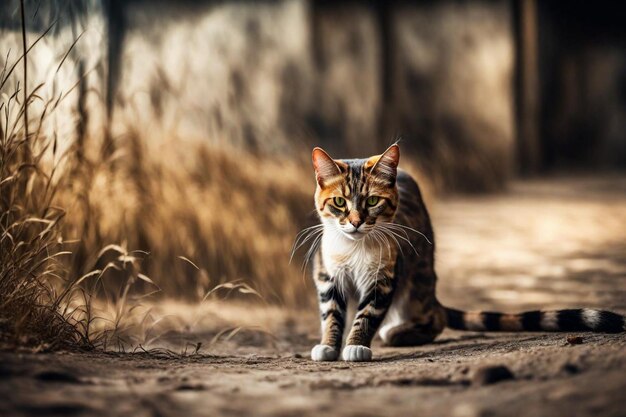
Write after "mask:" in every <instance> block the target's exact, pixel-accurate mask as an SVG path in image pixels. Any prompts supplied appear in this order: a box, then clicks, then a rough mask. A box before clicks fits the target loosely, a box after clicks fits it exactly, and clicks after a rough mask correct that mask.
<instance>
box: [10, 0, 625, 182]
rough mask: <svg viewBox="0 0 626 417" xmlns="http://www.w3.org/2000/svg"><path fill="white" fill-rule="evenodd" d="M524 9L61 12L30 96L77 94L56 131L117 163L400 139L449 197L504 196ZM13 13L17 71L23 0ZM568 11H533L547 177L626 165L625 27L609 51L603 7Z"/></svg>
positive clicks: (345, 4) (277, 4) (142, 6)
mask: <svg viewBox="0 0 626 417" xmlns="http://www.w3.org/2000/svg"><path fill="white" fill-rule="evenodd" d="M528 2H531V3H535V1H534V0H515V1H475V2H474V1H472V2H470V1H454V0H442V1H427V2H408V1H399V0H398V1H342V2H333V1H323V0H317V1H307V0H277V1H260V2H254V1H220V2H214V1H208V0H207V1H199V0H197V1H192V0H184V1H177V2H173V1H166V0H159V1H143V0H132V1H121V0H106V1H105V0H103V1H97V0H81V1H67V0H55V1H52V0H51V1H50V2H44V3H43V4H42V5H40V6H39V9H37V10H36V11H35V10H29V12H28V13H27V14H28V15H29V16H30V17H29V18H28V19H27V21H28V22H27V29H28V31H29V38H30V40H31V41H32V40H33V39H35V38H36V37H37V36H38V35H39V34H40V33H42V32H43V31H44V30H45V27H46V21H47V22H50V21H52V20H54V19H58V21H57V23H56V26H55V28H54V30H52V31H51V32H50V33H49V34H48V35H46V37H45V38H44V39H43V40H42V41H41V42H40V43H39V44H38V45H37V46H36V47H35V48H34V49H33V55H32V56H31V57H30V59H29V69H30V73H31V77H30V80H29V89H33V88H35V86H36V85H37V84H38V83H39V82H41V81H43V80H47V79H49V80H51V81H52V82H49V83H47V84H46V85H45V87H44V89H43V90H42V94H41V96H42V97H43V98H44V99H52V97H55V95H56V96H58V95H59V93H60V92H66V93H67V94H66V97H65V98H64V99H63V106H62V107H63V110H59V111H57V113H55V117H54V122H51V123H50V124H49V126H48V127H49V129H48V131H49V132H50V133H52V132H56V133H57V134H59V133H62V134H59V137H60V138H61V139H62V140H64V142H65V143H70V144H71V143H79V144H81V145H80V146H79V147H78V148H79V149H81V148H86V151H89V150H90V149H91V150H95V149H101V148H103V147H104V148H106V149H107V150H108V154H110V153H111V152H115V151H116V150H117V149H119V148H120V147H123V146H124V139H123V138H124V136H125V135H127V134H128V133H132V134H137V133H140V136H141V137H142V138H145V140H146V144H147V145H148V148H149V149H154V150H155V151H158V146H157V145H158V144H161V143H163V142H164V141H170V140H172V138H176V140H177V141H183V142H189V143H214V144H229V145H231V146H235V147H238V148H240V149H245V150H246V151H248V152H251V153H257V154H262V155H270V154H273V155H296V154H297V155H305V156H306V154H307V152H308V151H307V152H305V151H304V150H305V149H306V148H309V147H310V146H312V145H314V144H320V145H322V146H325V147H327V148H329V150H330V151H331V153H333V154H334V155H337V156H341V157H345V156H363V155H368V154H371V153H374V152H379V151H380V150H382V149H384V148H385V147H386V146H388V145H389V144H390V143H392V142H393V141H395V140H397V139H399V138H400V139H401V143H402V146H403V148H404V149H405V150H406V151H408V152H405V161H408V162H411V163H412V164H414V165H417V166H419V167H420V168H421V169H422V170H423V171H424V172H425V173H426V174H427V175H428V177H429V178H431V179H432V181H433V182H434V183H436V184H437V185H440V188H443V189H449V190H450V189H452V190H455V189H456V190H471V191H477V190H493V189H498V188H501V187H502V186H503V185H504V184H505V183H506V180H507V179H508V178H509V177H510V176H512V175H513V174H514V173H515V172H516V165H517V163H518V162H517V161H518V160H519V155H517V154H516V152H517V148H518V147H517V146H516V143H519V142H520V141H524V140H526V139H527V138H526V137H525V136H524V132H523V131H520V130H519V128H518V126H517V122H516V119H515V109H516V103H515V98H516V90H515V89H514V79H515V76H516V73H519V71H520V66H519V65H516V53H515V51H516V43H515V36H514V35H515V33H516V31H518V30H519V25H516V23H517V22H516V19H519V16H517V15H516V14H515V13H513V12H512V10H514V9H515V5H517V4H522V3H524V4H525V3H528ZM8 4H9V7H6V8H3V9H2V11H1V12H0V28H1V29H0V30H1V31H2V40H3V43H2V45H3V46H4V47H5V48H4V49H9V48H10V49H11V51H12V55H11V56H10V58H9V60H8V61H9V62H12V60H14V59H15V58H16V57H17V51H20V49H21V47H20V37H19V27H20V26H19V14H17V13H16V11H17V10H18V9H19V7H18V5H19V3H18V1H17V0H8ZM566 5H567V3H563V2H550V5H547V4H543V3H540V6H539V7H537V8H536V9H537V12H536V13H538V19H537V20H538V25H539V26H538V28H537V31H538V39H539V43H538V45H539V46H538V48H539V49H538V51H537V54H538V56H539V65H538V68H537V71H538V77H539V78H540V83H539V84H538V87H537V88H538V89H539V90H540V91H538V94H537V95H538V97H539V100H540V102H539V104H538V108H539V110H538V111H539V112H540V117H538V118H537V120H536V121H535V122H533V123H536V124H537V125H538V126H539V125H540V126H539V127H538V130H539V138H538V139H537V140H539V141H540V142H541V144H540V146H539V148H538V150H537V152H538V153H539V155H538V156H537V158H538V159H539V160H540V161H541V166H540V168H542V169H546V168H550V167H553V166H558V165H560V164H562V162H563V161H565V160H567V161H570V164H574V165H577V166H586V165H585V164H587V165H588V164H589V163H592V164H593V165H594V166H604V165H607V164H608V165H611V164H612V165H614V166H624V165H625V164H626V163H625V162H624V161H625V160H626V157H625V156H624V154H625V151H624V148H625V145H624V142H625V141H624V137H623V133H622V132H623V131H624V129H623V127H624V126H623V124H624V119H625V118H624V117H623V116H624V113H625V112H626V110H625V109H626V105H625V104H624V102H625V100H624V94H623V90H624V89H623V84H624V81H623V80H624V68H625V65H626V64H625V62H626V58H625V54H624V48H623V36H622V34H623V29H620V28H619V27H620V26H619V24H617V23H613V24H612V26H611V27H613V26H615V27H614V28H613V30H612V31H611V34H609V35H606V33H604V32H601V34H602V33H604V35H602V36H601V37H600V38H599V40H598V39H596V38H595V35H593V34H594V33H596V32H597V29H598V28H599V27H602V25H603V24H604V23H603V20H602V19H605V18H606V15H607V13H606V10H604V8H603V7H599V8H593V10H595V13H596V14H597V15H598V16H599V17H596V18H593V15H591V17H589V16H588V13H585V11H586V8H585V7H582V6H576V7H574V8H571V7H570V8H569V9H572V10H574V12H570V13H569V14H567V13H565V14H562V13H561V12H560V10H561V9H563V8H565V9H568V8H567V7H566ZM28 7H30V8H31V9H33V8H34V5H28ZM576 10H577V11H576ZM603 10H604V11H603ZM607 10H609V11H610V10H612V9H610V8H609V9H607ZM563 16H565V17H563ZM563 19H565V20H563ZM594 19H595V20H594ZM571 21H580V22H587V23H585V24H577V25H573V26H572V25H571V24H570V23H568V22H571ZM594 30H595V32H594ZM83 31H84V33H83ZM81 33H82V35H81ZM587 33H590V34H592V35H591V36H587V35H586V34H587ZM79 35H80V36H81V37H80V39H79V41H78V42H77V43H76V45H75V46H74V47H72V50H71V53H70V54H69V56H68V57H66V59H65V62H64V64H63V66H62V67H61V70H60V71H59V72H58V73H57V72H56V67H57V65H58V63H59V62H60V61H61V60H62V59H63V57H64V55H65V52H66V51H67V50H68V48H71V45H72V42H73V41H74V40H75V39H76V38H77V37H78V36H79ZM605 35H606V36H605ZM518 47H519V46H518ZM518 57H519V55H518ZM5 58H6V56H5V55H4V54H2V56H1V57H0V61H2V62H0V63H3V62H4V60H5ZM16 80H17V79H16ZM14 86H15V83H14ZM517 93H518V94H519V92H517ZM42 109H43V106H40V107H39V110H40V112H41V111H42ZM33 113H34V114H36V112H33ZM33 117H35V116H34V115H33ZM520 132H522V134H520ZM85 140H88V141H89V142H90V143H96V144H98V145H99V146H89V145H84V142H85Z"/></svg>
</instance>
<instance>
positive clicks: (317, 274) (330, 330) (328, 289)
mask: <svg viewBox="0 0 626 417" xmlns="http://www.w3.org/2000/svg"><path fill="white" fill-rule="evenodd" d="M314 279H315V286H316V288H317V294H318V300H319V305H320V314H321V319H322V340H321V342H320V344H319V345H315V346H314V347H313V349H312V350H311V359H313V360H314V361H335V360H337V358H338V357H339V351H340V349H341V342H342V339H343V329H344V326H345V317H346V299H345V297H344V295H343V293H342V292H341V291H340V290H339V288H337V283H336V281H335V280H334V279H333V278H331V277H330V276H329V275H328V274H327V273H326V271H325V270H324V269H323V268H321V267H319V268H316V271H314Z"/></svg>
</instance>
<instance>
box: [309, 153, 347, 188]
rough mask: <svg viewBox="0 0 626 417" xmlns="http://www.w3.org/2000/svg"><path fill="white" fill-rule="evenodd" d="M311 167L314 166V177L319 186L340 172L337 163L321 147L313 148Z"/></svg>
mask: <svg viewBox="0 0 626 417" xmlns="http://www.w3.org/2000/svg"><path fill="white" fill-rule="evenodd" d="M312 157H313V167H314V168H315V179H316V180H317V183H318V184H319V185H320V187H323V186H324V183H325V182H327V181H329V180H330V179H332V178H333V177H336V176H337V175H340V174H341V170H340V169H339V166H337V163H336V162H335V161H334V160H333V158H331V157H330V155H328V154H327V153H326V151H324V150H323V149H322V148H315V149H313V155H312Z"/></svg>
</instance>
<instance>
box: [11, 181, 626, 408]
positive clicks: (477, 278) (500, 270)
mask: <svg viewBox="0 0 626 417" xmlns="http://www.w3.org/2000/svg"><path fill="white" fill-rule="evenodd" d="M433 212H434V213H433V214H434V215H433V217H434V222H435V228H436V231H437V237H438V245H439V251H438V255H439V256H438V261H437V262H438V270H439V276H440V281H441V290H440V296H441V299H442V301H443V302H445V303H448V304H450V305H454V306H458V307H462V308H490V309H495V308H499V309H506V310H514V311H518V310H520V309H522V308H535V307H539V306H545V307H566V306H577V305H586V306H596V307H597V306H605V307H610V308H613V309H615V310H617V311H620V312H622V313H624V312H626V238H625V237H624V234H625V233H624V232H625V231H626V181H624V179H623V178H616V179H612V180H585V181H584V180H578V181H571V180H569V181H549V182H541V183H533V184H518V185H515V186H514V187H513V188H512V191H511V193H509V194H507V195H502V196H498V197H481V198H471V199H458V198H455V199H453V200H448V201H442V202H439V203H438V204H436V205H435V206H434V210H433ZM194 314H195V313H194ZM223 314H225V315H227V314H226V313H223ZM268 314H269V313H268ZM276 316H277V317H279V319H278V320H277V325H276V327H275V328H274V329H272V332H273V333H274V337H275V338H270V337H267V336H265V335H264V334H259V333H255V332H254V331H242V332H241V333H239V334H237V335H236V336H235V337H233V338H232V339H231V340H230V341H229V342H225V343H222V344H218V345H215V346H212V347H210V348H207V349H204V350H202V351H201V352H202V353H201V354H200V355H194V356H191V357H186V358H181V357H168V356H166V355H163V356H159V355H146V354H133V355H130V354H45V355H43V354H42V355H35V354H21V355H20V354H13V353H3V354H0V415H1V416H13V415H36V416H51V415H68V416H69V415H97V416H127V415H133V416H134V417H141V416H215V415H235V416H237V415H241V416H247V415H268V416H269V415H272V416H291V415H293V416H301V415H316V416H317V415H320V414H328V413H331V412H332V413H333V414H336V415H342V416H343V415H355V416H356V415H358V416H363V415H365V416H368V415H371V416H377V415H420V416H431V415H432V416H442V415H447V416H458V417H471V416H496V415H520V416H522V415H523V416H533V417H536V416H544V415H545V416H548V415H567V416H597V415H603V416H626V396H624V393H625V392H626V335H624V334H621V335H590V334H584V335H582V336H583V337H582V339H575V338H574V339H572V338H571V337H570V341H569V342H568V340H567V338H568V336H571V335H566V334H479V333H461V332H446V333H444V334H443V335H442V337H441V338H440V339H439V340H438V341H437V342H436V343H434V344H432V345H429V346H424V347H419V348H410V349H390V348H380V347H377V348H376V349H375V361H374V362H372V363H365V364H350V363H343V362H337V363H314V362H312V361H310V360H309V359H308V352H309V349H310V347H311V346H312V345H313V344H314V343H315V341H316V337H317V335H316V334H315V331H316V319H315V315H314V314H312V315H311V316H310V317H306V318H304V319H303V320H299V321H298V320H296V321H293V320H289V319H288V318H285V314H284V312H283V313H276ZM280 317H282V318H280ZM212 334H214V332H213V333H211V332H210V331H209V330H206V332H205V333H202V332H198V333H197V334H196V335H195V337H196V339H197V340H206V339H207V338H210V336H211V335H212ZM497 366H504V367H506V369H504V370H503V369H502V368H499V369H497V368H494V367H497ZM507 370H508V372H507Z"/></svg>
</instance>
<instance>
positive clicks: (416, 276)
mask: <svg viewBox="0 0 626 417" xmlns="http://www.w3.org/2000/svg"><path fill="white" fill-rule="evenodd" d="M312 158H313V167H314V169H315V177H316V181H317V187H316V190H315V208H316V210H317V213H318V215H319V218H320V220H321V224H320V225H317V226H314V227H312V228H310V229H309V230H308V231H307V230H305V231H304V232H305V234H304V235H306V232H313V233H311V234H309V235H308V238H312V237H314V239H312V240H313V241H314V242H315V243H314V245H312V247H311V251H314V252H313V257H312V261H313V279H314V282H315V286H316V289H317V293H318V299H319V307H320V314H321V326H322V337H321V341H320V343H319V344H318V345H316V346H315V347H313V349H312V350H311V358H312V359H313V360H315V361H334V360H337V359H338V358H339V352H340V351H341V347H342V341H343V333H344V327H345V321H346V313H347V304H348V301H349V297H350V296H353V298H355V299H356V301H357V302H358V305H357V308H356V315H355V317H354V321H353V323H352V326H351V328H350V331H349V333H348V336H347V338H346V345H345V347H344V348H343V351H342V352H341V356H342V358H343V359H344V360H345V361H369V360H371V359H372V351H371V348H370V346H371V342H372V339H373V338H374V336H375V335H376V333H377V332H378V334H379V336H380V338H381V339H382V341H383V343H384V344H386V345H390V346H417V345H422V344H425V343H429V342H432V341H433V340H434V339H435V338H436V337H437V336H438V335H439V334H440V333H441V332H442V331H443V330H444V328H445V327H448V328H452V329H457V330H475V331H595V332H608V333H616V332H622V331H624V330H625V321H626V318H625V317H623V316H621V315H619V314H616V313H613V312H609V311H601V310H593V309H570V310H557V311H529V312H525V313H520V314H505V313H496V312H464V311H460V310H456V309H452V308H448V307H445V306H443V305H442V304H441V303H440V302H439V301H438V300H437V297H436V293H435V284H436V281H437V276H436V274H435V269H434V252H435V239H434V235H433V229H432V226H431V223H430V218H429V215H428V210H427V209H426V206H425V205H424V201H423V200H422V197H421V193H420V189H419V187H418V185H417V183H416V181H415V180H414V179H413V178H412V177H411V176H410V175H409V174H408V173H407V172H405V171H403V170H401V169H399V168H398V164H399V161H400V148H399V146H398V145H397V144H394V145H392V146H391V147H389V148H388V149H387V150H386V151H385V152H384V153H382V154H381V155H377V156H373V157H371V158H368V159H345V160H337V159H333V158H331V157H330V156H329V155H328V153H326V152H325V151H324V150H322V149H321V148H315V149H314V150H313V155H312ZM302 237H303V235H301V236H300V238H302ZM303 240H304V239H303ZM297 241H298V240H297ZM301 242H302V240H301Z"/></svg>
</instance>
